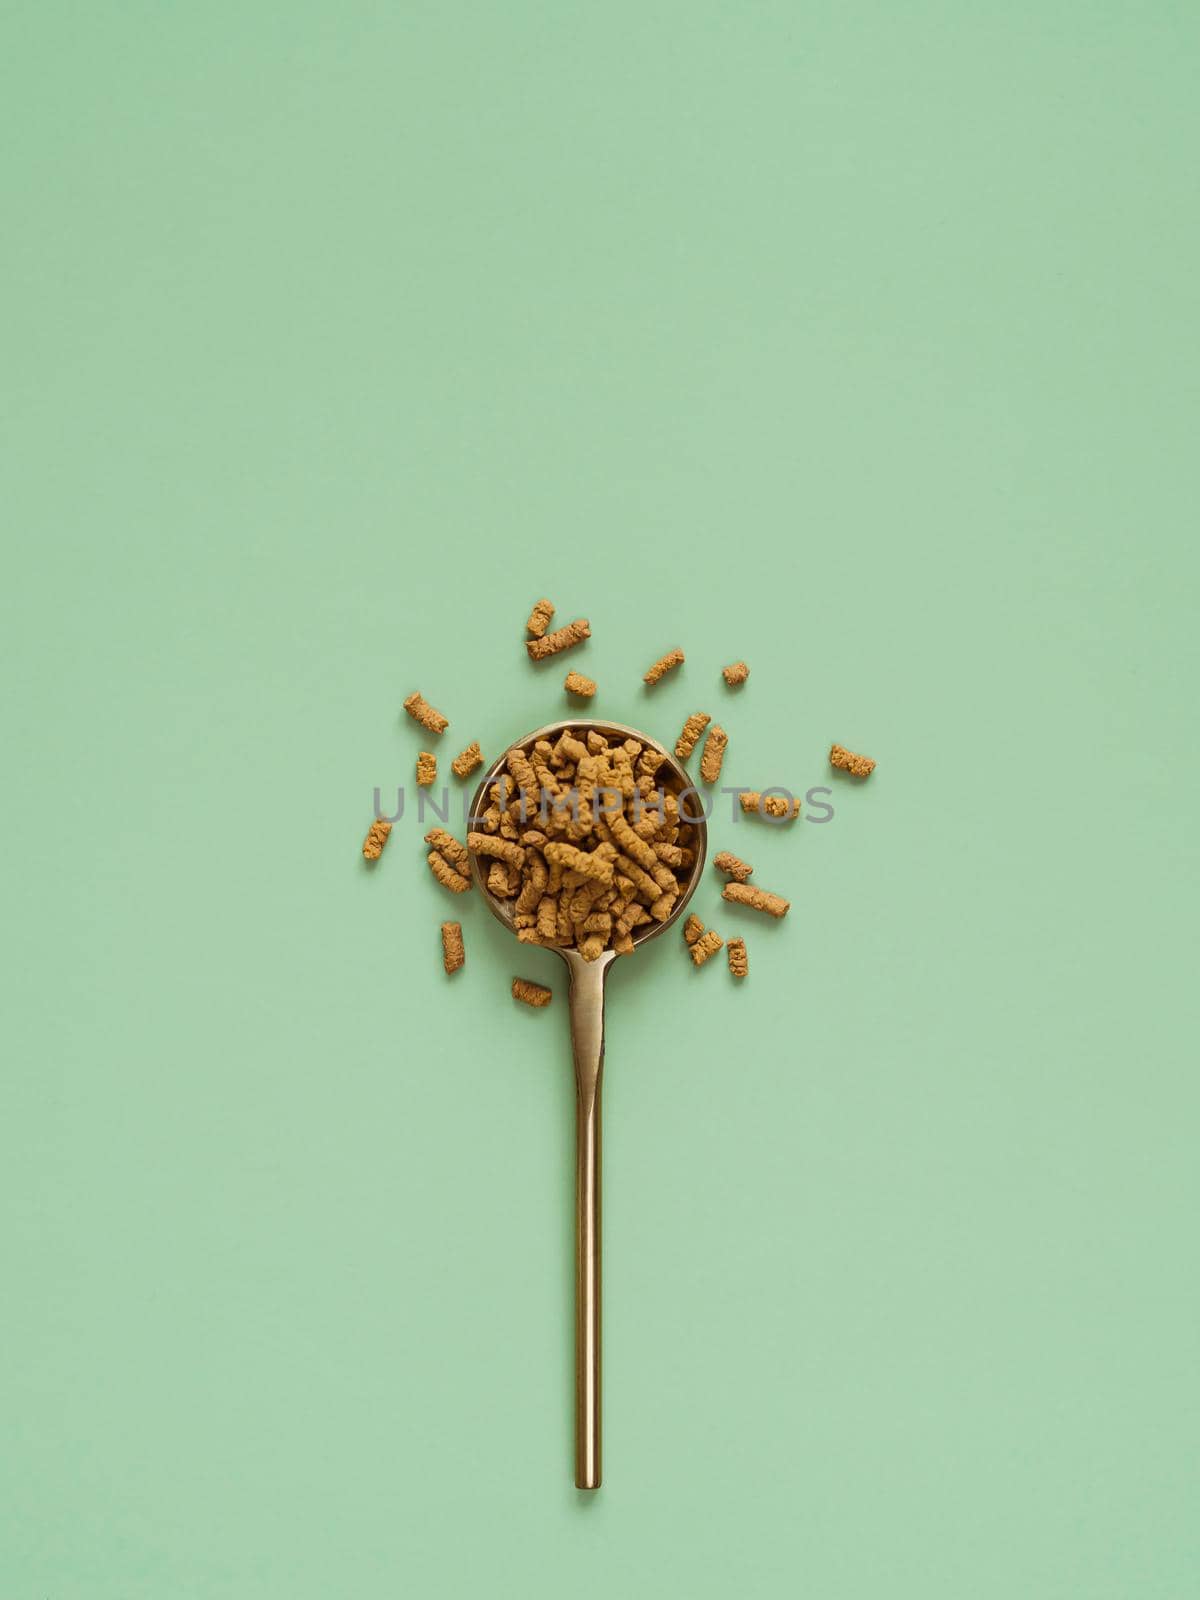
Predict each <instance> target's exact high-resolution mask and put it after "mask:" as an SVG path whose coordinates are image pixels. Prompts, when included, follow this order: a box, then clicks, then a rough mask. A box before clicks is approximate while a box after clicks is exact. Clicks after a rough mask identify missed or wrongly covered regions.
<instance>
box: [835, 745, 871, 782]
mask: <svg viewBox="0 0 1200 1600" xmlns="http://www.w3.org/2000/svg"><path fill="white" fill-rule="evenodd" d="M829 764H830V766H833V767H841V768H842V769H843V770H844V771H846V772H849V773H852V774H853V775H854V777H856V778H869V777H870V776H871V774H872V773H873V772H874V771H875V763H874V761H872V759H871V757H870V756H856V755H855V753H854V751H853V750H845V749H843V748H842V746H841V745H840V744H835V745H831V746H830V750H829Z"/></svg>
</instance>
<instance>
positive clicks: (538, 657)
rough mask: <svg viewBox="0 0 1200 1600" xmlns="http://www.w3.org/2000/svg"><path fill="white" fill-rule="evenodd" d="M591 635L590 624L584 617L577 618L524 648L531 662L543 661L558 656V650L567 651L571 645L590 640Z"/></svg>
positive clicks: (532, 641)
mask: <svg viewBox="0 0 1200 1600" xmlns="http://www.w3.org/2000/svg"><path fill="white" fill-rule="evenodd" d="M591 633H592V627H591V623H589V621H588V619H587V618H586V617H579V618H578V619H577V620H576V621H574V622H569V623H568V624H567V626H566V627H565V628H558V629H556V630H555V632H554V633H548V634H546V635H545V636H544V637H543V638H541V639H530V640H529V642H528V643H527V644H526V646H525V648H526V650H528V651H529V659H530V660H531V661H544V660H545V659H546V657H547V656H556V655H558V653H559V651H560V650H569V649H570V648H571V646H572V645H576V644H582V643H583V641H584V640H585V639H589V638H591Z"/></svg>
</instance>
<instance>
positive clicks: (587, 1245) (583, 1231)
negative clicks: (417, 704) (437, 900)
mask: <svg viewBox="0 0 1200 1600" xmlns="http://www.w3.org/2000/svg"><path fill="white" fill-rule="evenodd" d="M567 728H570V729H571V730H572V731H573V732H574V731H578V732H580V733H582V735H583V736H584V737H585V738H586V736H587V733H588V731H589V729H593V728H594V729H595V730H596V732H598V733H602V734H604V735H605V736H606V737H609V738H611V737H614V736H615V737H616V738H617V740H618V741H619V740H623V739H637V740H639V741H640V743H641V744H642V745H644V746H647V747H649V748H650V749H652V750H657V751H659V752H660V753H661V754H662V755H663V756H665V757H666V759H665V761H664V762H663V764H662V766H661V767H660V768H659V774H660V777H663V778H674V779H676V780H677V782H678V785H679V793H680V794H681V795H682V794H683V793H684V792H685V791H689V790H690V791H691V792H692V793H693V794H694V793H695V790H694V788H693V785H692V780H691V779H690V778H689V777H688V775H687V773H686V772H685V771H684V770H683V768H682V766H680V764H679V762H678V761H677V760H676V759H675V757H674V756H673V755H672V754H671V752H670V751H669V750H667V749H665V748H664V747H663V746H662V745H661V744H659V743H658V741H657V739H651V738H650V737H649V735H648V734H645V733H642V732H640V731H639V730H638V729H637V728H627V727H625V726H624V725H623V724H622V723H619V722H604V721H601V720H597V719H595V718H579V717H571V718H569V719H568V720H567V721H565V722H554V723H551V724H550V726H549V727H546V728H538V729H536V731H535V732H533V733H527V734H526V735H525V736H524V738H521V739H515V740H513V741H512V744H510V745H509V746H508V749H512V748H513V747H514V746H517V747H519V748H521V749H523V750H529V749H531V748H532V747H533V745H534V743H535V742H536V741H537V740H538V739H548V740H549V741H550V743H551V744H553V743H554V742H555V740H557V738H558V736H559V735H560V734H561V733H562V732H563V731H564V729H567ZM507 753H508V751H507V750H506V751H505V755H504V756H501V757H500V759H499V760H498V761H495V762H493V764H492V765H491V767H490V768H489V769H488V771H487V773H486V775H485V776H484V778H483V779H482V781H481V783H480V785H479V788H478V789H477V790H476V792H475V798H474V799H473V800H472V802H471V815H472V817H478V816H481V815H482V814H483V812H484V810H485V809H486V806H487V792H488V789H489V788H490V787H491V785H492V784H493V783H495V782H496V780H497V778H498V777H499V776H500V774H501V772H502V771H504V770H505V767H504V763H505V756H507ZM697 809H699V808H695V807H693V808H692V809H691V810H688V809H685V808H684V806H683V805H682V804H681V807H680V810H681V814H682V816H683V819H684V821H685V823H686V825H687V827H688V828H689V829H690V833H688V834H686V835H685V838H686V840H687V843H688V844H689V845H690V846H691V848H692V849H693V850H694V852H695V857H696V859H695V861H694V862H693V863H692V867H691V872H690V875H689V877H688V879H687V882H686V883H685V884H684V885H683V887H682V889H681V891H680V895H679V899H678V900H677V901H676V903H675V908H674V910H673V911H672V912H671V915H670V916H669V917H668V918H667V920H666V921H665V922H650V923H643V924H642V926H641V927H639V928H637V929H635V930H634V933H633V942H634V946H635V948H634V951H633V952H632V953H633V954H634V955H636V954H637V949H638V948H639V947H640V946H642V945H644V944H647V943H648V942H649V941H650V940H651V939H654V938H657V936H658V935H659V934H660V933H665V932H666V930H667V929H668V928H669V927H670V926H671V925H672V923H674V922H676V921H677V920H678V919H679V917H680V916H682V914H683V910H684V907H685V906H686V905H687V903H688V901H689V900H690V899H691V897H692V892H693V891H694V889H695V887H696V885H697V883H698V882H699V881H700V874H701V872H702V871H703V868H704V853H705V848H706V845H707V840H708V827H707V824H706V822H705V819H704V817H703V816H702V815H696V814H695V813H696V810H697ZM531 822H532V819H531ZM534 825H536V824H534ZM471 873H472V876H473V877H474V879H475V884H476V887H477V888H478V889H479V892H480V894H482V896H483V898H484V901H485V903H486V904H487V907H488V909H489V910H490V911H491V913H492V915H493V916H495V917H498V918H499V920H500V921H501V922H503V923H504V925H505V927H506V928H508V930H509V932H510V933H512V932H515V930H514V928H513V902H512V901H511V900H500V899H498V898H497V897H496V896H495V895H493V894H491V893H490V892H489V890H488V886H487V872H486V870H485V863H483V862H481V860H480V858H479V857H478V856H476V855H472V857H471ZM548 948H555V947H553V946H551V947H548ZM557 953H558V955H560V956H561V957H562V959H563V960H564V961H565V962H566V964H567V970H568V972H569V973H570V975H571V981H570V993H569V1001H568V1003H569V1006H570V1013H571V1049H572V1052H573V1054H574V1057H575V1486H576V1488H579V1489H598V1488H599V1487H600V1075H601V1071H602V1069H603V1067H604V986H605V982H606V980H607V978H608V972H609V968H610V967H611V966H612V964H613V961H614V960H615V959H616V951H614V950H605V951H604V953H603V954H602V955H601V956H600V957H599V959H598V960H596V961H585V960H584V959H583V957H582V956H581V955H580V954H579V952H578V950H570V949H558V950H557Z"/></svg>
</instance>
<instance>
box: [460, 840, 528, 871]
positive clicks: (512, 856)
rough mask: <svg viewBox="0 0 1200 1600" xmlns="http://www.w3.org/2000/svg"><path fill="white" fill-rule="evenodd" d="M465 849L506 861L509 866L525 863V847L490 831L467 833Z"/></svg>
mask: <svg viewBox="0 0 1200 1600" xmlns="http://www.w3.org/2000/svg"><path fill="white" fill-rule="evenodd" d="M467 849H468V850H473V851H474V852H475V854H476V855H477V856H494V857H495V859H496V860H497V861H506V862H508V863H509V865H510V866H514V867H522V866H524V865H525V847H524V845H519V844H516V843H514V841H513V840H512V839H498V838H496V837H494V836H493V835H492V834H490V833H469V834H468V835H467Z"/></svg>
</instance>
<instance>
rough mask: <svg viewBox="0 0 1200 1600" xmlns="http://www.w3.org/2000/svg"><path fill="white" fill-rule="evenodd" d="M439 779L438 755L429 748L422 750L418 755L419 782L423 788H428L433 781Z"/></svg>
mask: <svg viewBox="0 0 1200 1600" xmlns="http://www.w3.org/2000/svg"><path fill="white" fill-rule="evenodd" d="M436 781H437V757H436V756H435V755H432V754H431V753H430V752H429V751H428V750H422V751H421V753H420V755H418V757H417V782H418V784H419V785H420V786H421V788H422V789H428V787H429V785H430V784H431V783H434V782H436Z"/></svg>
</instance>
